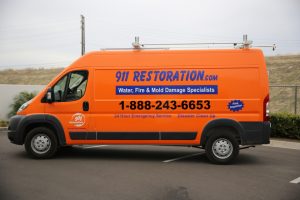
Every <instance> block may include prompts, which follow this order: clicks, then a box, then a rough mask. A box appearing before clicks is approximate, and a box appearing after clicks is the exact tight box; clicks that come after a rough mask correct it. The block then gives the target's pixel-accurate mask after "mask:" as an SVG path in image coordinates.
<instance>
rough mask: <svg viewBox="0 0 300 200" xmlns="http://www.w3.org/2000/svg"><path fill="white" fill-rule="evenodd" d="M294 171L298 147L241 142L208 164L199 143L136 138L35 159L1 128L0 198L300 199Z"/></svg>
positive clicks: (298, 173) (298, 166)
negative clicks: (146, 142)
mask: <svg viewBox="0 0 300 200" xmlns="http://www.w3.org/2000/svg"><path fill="white" fill-rule="evenodd" d="M298 177H300V150H295V149H284V148H276V147H272V146H258V147H255V148H250V149H244V150H241V151H240V155H239V157H238V159H237V161H236V162H235V163H234V164H232V165H214V164H211V163H210V162H209V161H208V159H207V158H206V157H205V154H204V151H203V150H201V149H197V148H192V147H174V146H136V145H134V146H128V145H114V146H113V145H93V146H76V147H73V148H68V149H64V150H61V151H60V152H59V153H58V155H57V156H56V157H55V158H53V159H48V160H34V159H31V158H29V157H28V156H27V154H26V152H25V150H24V147H23V146H17V145H14V144H11V143H10V142H9V140H8V139H7V136H6V134H3V133H0V199H1V200H6V199H7V200H14V199H39V200H54V199H55V200H59V199H72V200H73V199H74V200H76V199H80V200H83V199H89V200H90V199H100V200H106V199H108V200H110V199H113V200H114V199H116V200H127V199H128V200H142V199H145V200H148V199H149V200H169V199H170V200H198V199H216V200H220V199H222V200H226V199H230V200H234V199H238V200H247V199H251V200H253V199H272V200H276V199H282V200H292V199H294V200H299V199H300V183H298V181H297V178H298ZM293 181H294V182H293ZM297 183H298V184H297Z"/></svg>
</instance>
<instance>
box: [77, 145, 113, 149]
mask: <svg viewBox="0 0 300 200" xmlns="http://www.w3.org/2000/svg"><path fill="white" fill-rule="evenodd" d="M106 146H108V145H95V146H88V147H82V148H83V149H91V148H99V147H106Z"/></svg>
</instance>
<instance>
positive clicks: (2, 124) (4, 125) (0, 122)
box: [0, 120, 8, 127]
mask: <svg viewBox="0 0 300 200" xmlns="http://www.w3.org/2000/svg"><path fill="white" fill-rule="evenodd" d="M7 125H8V122H7V121H3V120H0V127H7Z"/></svg>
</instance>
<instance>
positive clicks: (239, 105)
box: [227, 100, 244, 112]
mask: <svg viewBox="0 0 300 200" xmlns="http://www.w3.org/2000/svg"><path fill="white" fill-rule="evenodd" d="M227 107H228V109H229V110H230V111H232V112H238V111H240V110H242V109H243V108H244V103H243V102H242V101H241V100H232V101H230V102H229V103H228V105H227Z"/></svg>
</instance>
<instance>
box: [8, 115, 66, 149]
mask: <svg viewBox="0 0 300 200" xmlns="http://www.w3.org/2000/svg"><path fill="white" fill-rule="evenodd" d="M34 124H47V125H50V126H51V127H53V128H54V129H55V131H56V133H57V137H58V141H59V144H60V145H61V146H64V145H65V144H66V139H65V134H64V130H63V128H62V125H61V124H60V122H59V120H58V119H57V118H56V117H54V116H52V115H47V114H37V115H28V116H23V115H16V116H13V117H12V118H11V119H10V122H9V130H8V134H9V135H8V137H9V139H10V140H11V141H12V143H14V144H19V145H22V144H24V139H25V135H26V134H27V133H26V132H25V131H26V128H27V127H28V126H30V125H34ZM13 133H14V138H13V139H12V135H13Z"/></svg>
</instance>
